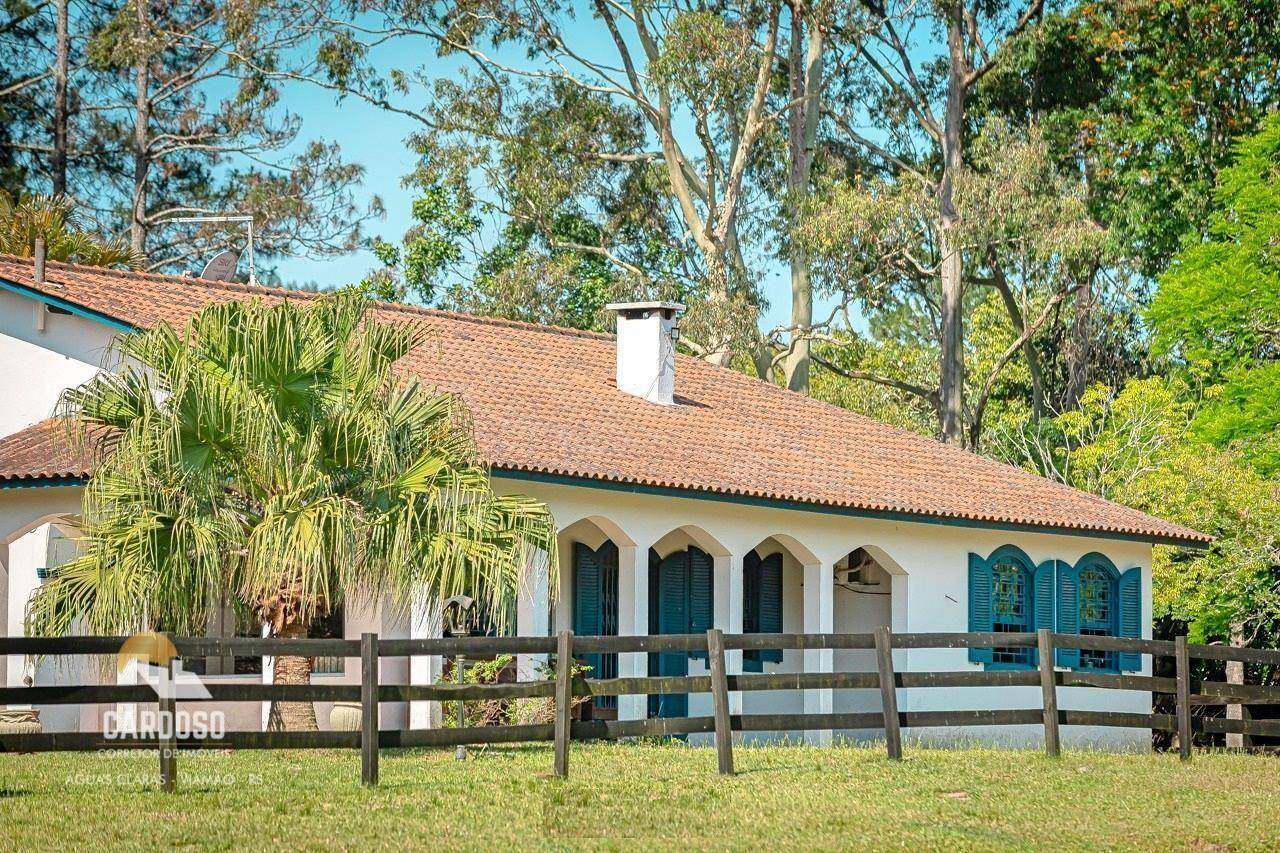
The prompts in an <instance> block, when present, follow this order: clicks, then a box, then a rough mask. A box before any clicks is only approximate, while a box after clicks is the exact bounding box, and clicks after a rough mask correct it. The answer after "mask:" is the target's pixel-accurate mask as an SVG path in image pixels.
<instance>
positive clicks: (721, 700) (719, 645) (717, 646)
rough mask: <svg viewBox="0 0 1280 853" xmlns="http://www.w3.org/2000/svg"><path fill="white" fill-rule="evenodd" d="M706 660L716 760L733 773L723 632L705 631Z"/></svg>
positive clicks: (716, 630) (722, 768) (714, 629)
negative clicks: (709, 670)
mask: <svg viewBox="0 0 1280 853" xmlns="http://www.w3.org/2000/svg"><path fill="white" fill-rule="evenodd" d="M707 661H708V663H710V664H711V706H712V708H713V710H714V713H715V721H716V760H717V762H718V763H719V765H720V772H721V773H722V774H724V775H726V776H732V775H733V732H732V731H731V730H730V727H729V676H728V675H727V674H726V672H725V666H724V634H723V633H722V632H721V631H720V629H719V628H712V629H711V630H710V631H708V632H707Z"/></svg>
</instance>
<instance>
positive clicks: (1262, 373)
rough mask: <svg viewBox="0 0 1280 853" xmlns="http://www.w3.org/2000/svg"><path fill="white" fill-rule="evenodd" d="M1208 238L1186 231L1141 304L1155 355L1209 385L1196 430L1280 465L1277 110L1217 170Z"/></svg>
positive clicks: (1274, 468)
mask: <svg viewBox="0 0 1280 853" xmlns="http://www.w3.org/2000/svg"><path fill="white" fill-rule="evenodd" d="M1213 207H1214V210H1213V213H1212V215H1211V216H1210V218H1209V225H1208V228H1207V229H1206V230H1207V237H1206V238H1205V239H1203V240H1201V239H1198V238H1197V237H1196V233H1198V232H1193V233H1192V235H1191V236H1190V237H1189V239H1188V242H1187V245H1186V246H1185V247H1184V248H1183V250H1182V251H1181V252H1179V253H1178V256H1177V257H1176V259H1175V260H1174V263H1173V265H1172V266H1171V267H1170V268H1169V270H1168V272H1166V273H1165V274H1164V275H1163V276H1161V277H1160V282H1159V289H1158V290H1157V292H1156V295H1155V298H1154V299H1153V301H1152V303H1151V307H1150V309H1149V310H1148V312H1147V318H1148V320H1149V322H1150V324H1151V326H1152V329H1153V332H1154V334H1153V337H1152V346H1153V350H1154V352H1155V353H1156V354H1157V355H1160V356H1166V357H1170V358H1172V359H1174V362H1175V364H1177V365H1182V366H1183V367H1184V368H1185V369H1186V370H1187V371H1189V372H1191V373H1192V374H1193V375H1194V376H1195V377H1196V379H1197V380H1198V381H1200V382H1203V383H1205V384H1207V385H1209V386H1210V390H1209V392H1207V399H1206V401H1205V405H1204V406H1203V407H1202V408H1201V410H1200V411H1199V412H1198V413H1197V416H1196V422H1195V425H1196V428H1197V431H1198V433H1199V434H1200V435H1201V436H1202V437H1203V438H1205V439H1206V440H1208V441H1211V442H1213V443H1214V444H1215V445H1217V446H1219V447H1227V446H1230V445H1238V446H1240V448H1241V449H1242V450H1243V451H1244V453H1245V454H1246V456H1247V457H1248V458H1250V459H1251V460H1252V461H1253V462H1254V464H1255V465H1257V466H1258V468H1259V470H1260V471H1261V472H1263V473H1264V474H1275V473H1277V472H1280V256H1277V246H1278V245H1280V115H1278V116H1273V117H1271V118H1269V119H1267V120H1266V122H1265V123H1264V124H1263V127H1262V129H1261V130H1260V131H1259V132H1258V133H1256V134H1254V135H1252V136H1248V137H1245V138H1244V139H1242V140H1241V141H1240V143H1239V144H1238V145H1237V147H1236V149H1235V160H1234V162H1233V163H1232V164H1231V165H1230V166H1229V167H1227V168H1225V169H1223V170H1222V172H1221V173H1220V175H1219V180H1218V184H1217V186H1216V188H1215V189H1214V192H1213Z"/></svg>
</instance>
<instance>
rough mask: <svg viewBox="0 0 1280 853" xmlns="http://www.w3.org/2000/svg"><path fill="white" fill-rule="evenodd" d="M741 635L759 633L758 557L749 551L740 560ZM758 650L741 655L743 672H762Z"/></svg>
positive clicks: (762, 665) (762, 660)
mask: <svg viewBox="0 0 1280 853" xmlns="http://www.w3.org/2000/svg"><path fill="white" fill-rule="evenodd" d="M742 633H744V634H758V633H760V555H759V554H757V553H756V552H755V551H751V552H750V553H748V554H747V556H745V557H743V558H742ZM760 652H761V650H760V649H747V650H746V651H744V652H743V653H742V669H743V670H744V671H745V672H764V658H763V657H762V656H761V653H760Z"/></svg>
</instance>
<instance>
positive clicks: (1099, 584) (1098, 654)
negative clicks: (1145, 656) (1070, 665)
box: [1079, 563, 1118, 670]
mask: <svg viewBox="0 0 1280 853" xmlns="http://www.w3.org/2000/svg"><path fill="white" fill-rule="evenodd" d="M1079 578H1080V633H1081V634H1084V635H1086V636H1090V637H1114V636H1116V634H1117V633H1118V632H1117V630H1116V579H1115V578H1114V577H1113V575H1112V573H1111V572H1110V571H1108V569H1107V567H1105V566H1102V565H1099V564H1096V563H1094V564H1091V565H1087V566H1085V567H1084V568H1082V569H1081V570H1080V574H1079ZM1115 658H1116V656H1115V653H1114V652H1105V651H1098V650H1094V649H1081V650H1080V668H1081V669H1102V670H1114V669H1115V668H1116V659H1115Z"/></svg>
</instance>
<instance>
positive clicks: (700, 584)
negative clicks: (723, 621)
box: [689, 548, 715, 660]
mask: <svg viewBox="0 0 1280 853" xmlns="http://www.w3.org/2000/svg"><path fill="white" fill-rule="evenodd" d="M714 622H715V564H714V562H713V561H712V559H711V555H710V554H708V553H707V552H706V551H700V550H699V549H697V548H690V549H689V633H691V634H705V633H706V632H707V631H710V630H711V628H712V626H713V625H714ZM690 657H693V658H700V659H702V660H706V657H707V653H706V652H693V653H691V654H690Z"/></svg>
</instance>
